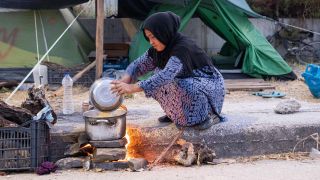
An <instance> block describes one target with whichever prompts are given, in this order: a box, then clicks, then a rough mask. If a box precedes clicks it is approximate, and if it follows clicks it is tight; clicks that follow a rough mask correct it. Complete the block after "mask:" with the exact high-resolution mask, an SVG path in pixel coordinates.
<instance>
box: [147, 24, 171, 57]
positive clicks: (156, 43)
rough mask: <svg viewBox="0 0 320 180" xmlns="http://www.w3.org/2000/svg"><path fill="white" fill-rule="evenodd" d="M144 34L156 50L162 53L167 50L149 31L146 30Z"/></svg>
mask: <svg viewBox="0 0 320 180" xmlns="http://www.w3.org/2000/svg"><path fill="white" fill-rule="evenodd" d="M144 33H145V35H146V36H147V38H148V39H149V43H150V44H151V46H152V47H153V48H154V49H155V50H157V51H158V52H161V51H163V50H164V49H165V48H166V46H165V45H164V44H162V43H161V42H160V41H159V40H158V39H157V38H156V37H155V36H154V35H153V34H152V33H151V32H150V31H149V30H147V29H145V30H144Z"/></svg>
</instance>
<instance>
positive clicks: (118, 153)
mask: <svg viewBox="0 0 320 180" xmlns="http://www.w3.org/2000/svg"><path fill="white" fill-rule="evenodd" d="M125 157H126V149H125V148H97V149H96V152H95V153H94V155H93V162H104V161H117V160H120V159H125Z"/></svg>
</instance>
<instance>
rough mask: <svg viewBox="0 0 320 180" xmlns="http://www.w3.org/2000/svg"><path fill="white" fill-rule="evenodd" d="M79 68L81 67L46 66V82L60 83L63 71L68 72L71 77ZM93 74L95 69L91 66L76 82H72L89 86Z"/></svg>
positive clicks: (93, 77) (91, 82) (94, 74)
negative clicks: (55, 67) (61, 67)
mask: <svg viewBox="0 0 320 180" xmlns="http://www.w3.org/2000/svg"><path fill="white" fill-rule="evenodd" d="M81 70H82V68H75V69H52V68H48V83H49V84H59V85H61V84H62V79H63V77H64V74H65V72H69V74H70V76H71V77H73V76H74V75H76V74H77V73H78V72H80V71H81ZM95 76H96V69H95V68H92V69H91V70H89V71H87V72H86V73H84V74H83V75H82V76H81V77H80V78H79V79H78V80H77V81H76V82H74V85H83V86H87V87H89V86H91V85H92V84H93V83H94V81H95Z"/></svg>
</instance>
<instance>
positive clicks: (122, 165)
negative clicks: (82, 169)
mask: <svg viewBox="0 0 320 180" xmlns="http://www.w3.org/2000/svg"><path fill="white" fill-rule="evenodd" d="M93 168H95V169H102V170H118V169H127V168H129V164H128V161H115V162H100V163H93Z"/></svg>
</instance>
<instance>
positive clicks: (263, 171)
mask: <svg viewBox="0 0 320 180" xmlns="http://www.w3.org/2000/svg"><path fill="white" fill-rule="evenodd" d="M319 177H320V160H317V161H316V160H304V161H275V160H264V161H257V162H253V163H245V164H243V163H236V164H230V165H226V164H225V165H222V164H221V165H215V166H213V165H207V166H201V167H198V166H193V167H180V166H165V167H155V168H154V169H153V170H152V171H143V172H129V171H105V172H93V171H90V172H84V171H83V170H70V171H59V172H57V173H54V174H50V175H44V176H38V175H35V174H11V175H8V176H4V177H0V179H10V180H21V179H23V180H29V179H32V180H33V179H36V180H38V179H39V180H40V179H45V180H55V179H63V180H82V179H83V180H89V179H90V180H94V179H99V180H100V179H108V180H110V179H115V180H135V179H137V180H142V179H147V180H158V179H159V180H162V179H163V180H169V179H181V180H186V179H192V180H197V179H200V180H206V179H208V180H229V179H230V180H231V179H232V180H303V179H306V180H318V179H319Z"/></svg>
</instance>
